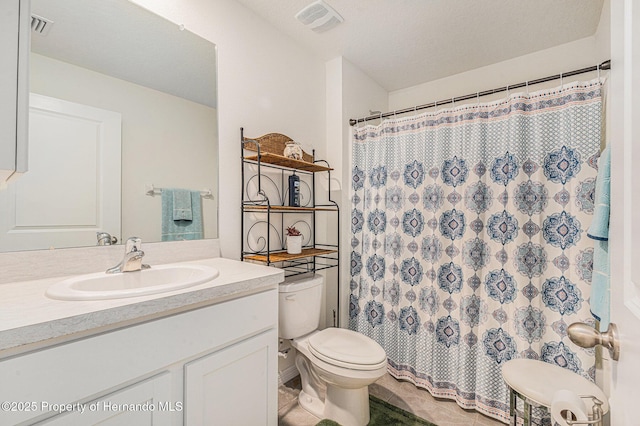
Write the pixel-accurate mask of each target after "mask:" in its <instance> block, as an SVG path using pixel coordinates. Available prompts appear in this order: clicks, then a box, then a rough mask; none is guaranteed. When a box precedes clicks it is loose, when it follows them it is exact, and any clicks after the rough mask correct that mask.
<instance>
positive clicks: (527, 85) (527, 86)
mask: <svg viewBox="0 0 640 426" xmlns="http://www.w3.org/2000/svg"><path fill="white" fill-rule="evenodd" d="M524 86H525V87H526V88H527V96H529V82H528V81H525V82H524Z"/></svg>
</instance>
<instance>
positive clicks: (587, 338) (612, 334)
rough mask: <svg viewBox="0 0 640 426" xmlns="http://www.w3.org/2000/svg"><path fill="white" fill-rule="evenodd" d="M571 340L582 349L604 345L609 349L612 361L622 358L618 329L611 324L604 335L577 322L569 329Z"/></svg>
mask: <svg viewBox="0 0 640 426" xmlns="http://www.w3.org/2000/svg"><path fill="white" fill-rule="evenodd" d="M567 334H568V335H569V339H570V340H571V341H572V342H573V343H575V344H576V345H578V346H580V347H581V348H593V347H594V346H596V345H602V346H604V347H605V348H607V349H609V355H611V359H613V360H614V361H617V360H618V358H620V341H619V340H618V327H617V326H616V325H615V324H613V323H611V324H609V327H608V328H607V331H605V332H604V333H601V332H599V331H598V330H596V329H595V328H593V327H591V326H589V325H587V324H585V323H582V322H575V323H573V324H571V325H570V326H569V328H567Z"/></svg>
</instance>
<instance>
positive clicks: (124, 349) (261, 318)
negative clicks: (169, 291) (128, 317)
mask: <svg viewBox="0 0 640 426" xmlns="http://www.w3.org/2000/svg"><path fill="white" fill-rule="evenodd" d="M277 306H278V294H277V290H275V289H270V290H267V291H263V292H260V293H256V294H251V295H248V296H244V297H240V298H237V299H233V300H228V301H225V302H221V303H217V304H214V305H210V306H205V307H201V308H198V309H194V310H190V311H187V312H184V313H177V314H175V315H172V316H165V317H163V318H160V319H156V320H151V321H148V322H145V323H142V324H137V325H132V326H130V327H126V328H121V329H118V330H116V331H110V332H106V333H104V334H98V335H94V336H92V337H87V338H84V339H81V340H76V341H73V342H70V343H65V344H61V345H59V346H54V347H51V348H48V349H43V350H39V351H35V352H32V353H28V354H25V355H21V356H17V357H14V358H9V359H5V360H3V361H0V402H4V401H6V402H8V403H9V404H15V405H14V406H13V407H12V406H10V405H6V403H5V405H3V409H2V411H0V424H2V425H13V424H18V423H21V422H27V423H28V424H46V425H65V426H66V425H83V426H85V425H93V424H98V423H99V424H101V425H103V424H104V425H133V424H135V425H147V424H148V425H151V424H153V425H182V424H185V425H189V426H192V425H196V426H197V425H215V424H220V425H225V426H233V425H242V426H244V425H249V424H250V425H273V426H275V425H276V424H277V394H278V393H277V339H278V338H277V325H278V316H277ZM169 314H170V313H169ZM54 404H59V405H54ZM63 404H70V405H68V406H67V408H68V409H70V410H71V411H69V412H64V413H57V412H56V409H62V408H65V407H64V406H63ZM247 407H250V408H249V409H247ZM7 408H9V410H8V411H7ZM12 408H15V409H16V411H12V410H11V409H12ZM34 409H35V410H34ZM83 409H84V412H82V410H83Z"/></svg>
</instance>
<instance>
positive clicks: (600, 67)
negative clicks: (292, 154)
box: [349, 59, 611, 126]
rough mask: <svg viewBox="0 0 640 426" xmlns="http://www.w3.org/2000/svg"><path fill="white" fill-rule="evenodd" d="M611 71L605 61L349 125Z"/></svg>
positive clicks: (357, 121) (609, 64) (355, 120)
mask: <svg viewBox="0 0 640 426" xmlns="http://www.w3.org/2000/svg"><path fill="white" fill-rule="evenodd" d="M609 69H611V59H609V60H606V61H604V62H603V63H601V64H600V65H594V66H592V67H587V68H582V69H579V70H573V71H569V72H565V73H562V74H556V75H550V76H549V77H543V78H539V79H537V80H531V81H525V82H524V83H518V84H510V85H508V86H503V87H498V88H497V89H493V90H485V91H483V92H476V93H471V94H469V95H464V96H456V97H455V98H451V99H444V100H441V101H436V102H431V103H428V104H423V105H417V106H415V107H412V108H404V109H399V110H396V111H390V112H385V113H380V114H376V115H370V116H368V117H362V118H357V119H356V118H351V119H349V124H350V125H351V126H355V125H356V124H358V123H363V122H365V121H370V120H377V119H382V118H385V117H391V116H392V115H397V114H405V113H407V112H411V111H414V112H415V111H418V110H421V109H427V108H433V107H437V106H440V105H448V104H451V103H454V102H460V101H466V100H468V99H474V98H479V97H480V96H487V95H493V94H494V93H500V92H505V91H507V90H511V89H518V88H520V87H527V86H528V85H530V84H531V85H534V84H539V83H544V82H547V81H553V80H559V79H562V78H564V77H571V76H574V75H578V74H584V73H587V72H592V71H599V70H609Z"/></svg>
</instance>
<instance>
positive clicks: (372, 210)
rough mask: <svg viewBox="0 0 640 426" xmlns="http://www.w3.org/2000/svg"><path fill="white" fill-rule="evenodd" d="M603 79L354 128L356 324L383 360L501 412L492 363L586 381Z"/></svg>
mask: <svg viewBox="0 0 640 426" xmlns="http://www.w3.org/2000/svg"><path fill="white" fill-rule="evenodd" d="M601 89H602V86H601V82H600V81H596V80H594V81H590V82H576V83H572V84H569V85H565V86H564V87H561V88H556V89H552V90H546V91H541V92H536V93H531V94H524V93H523V94H514V95H511V96H510V97H508V98H507V99H504V100H501V101H497V102H492V103H487V104H476V105H465V106H460V107H456V108H452V109H448V110H442V111H436V112H433V113H425V114H421V115H417V116H414V117H408V118H398V119H391V120H386V121H385V122H384V123H382V124H380V125H379V126H371V125H369V126H364V127H359V128H355V129H354V130H353V135H352V145H353V160H352V161H353V164H352V166H353V167H352V182H351V184H352V193H351V197H352V211H351V232H352V240H351V266H350V269H351V281H350V288H351V293H350V303H349V318H350V320H349V326H350V328H352V329H354V330H356V331H359V332H361V333H364V334H365V335H368V336H370V337H371V338H373V339H375V340H376V341H377V342H379V343H380V344H381V345H382V346H383V347H384V348H385V350H386V352H387V355H388V359H389V372H390V373H391V374H392V375H393V376H395V377H396V378H402V379H406V380H409V381H411V382H413V383H415V384H416V385H417V386H419V387H423V388H426V389H428V390H429V392H431V394H432V395H434V396H436V397H444V398H451V399H455V400H456V401H457V403H458V404H459V405H460V406H462V407H463V408H467V409H469V408H473V409H476V410H478V411H480V412H482V413H484V414H486V415H489V416H491V417H494V418H497V419H500V420H503V421H505V422H506V421H507V419H508V412H509V401H508V388H507V386H506V385H505V383H504V381H503V380H502V376H501V368H502V366H503V365H504V363H505V362H507V361H509V360H510V359H514V358H531V359H539V360H542V361H544V362H548V363H552V364H556V365H559V366H560V367H563V368H567V369H569V370H571V371H574V372H576V373H578V374H580V375H582V376H584V377H586V378H589V379H591V380H593V379H594V375H595V359H594V352H593V350H586V349H582V348H579V347H577V346H575V345H574V344H573V343H571V342H570V341H569V339H568V337H567V327H568V325H569V324H571V323H573V322H577V321H582V322H587V323H591V324H593V320H592V318H591V315H590V313H589V288H590V281H591V271H592V264H593V248H592V247H593V245H592V243H590V242H589V239H588V238H586V230H587V228H588V226H589V224H590V221H591V216H592V213H593V208H594V189H595V177H596V172H597V159H598V157H599V152H600V140H601V123H602V96H601Z"/></svg>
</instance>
